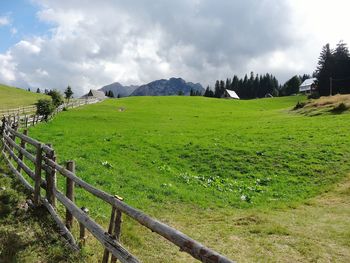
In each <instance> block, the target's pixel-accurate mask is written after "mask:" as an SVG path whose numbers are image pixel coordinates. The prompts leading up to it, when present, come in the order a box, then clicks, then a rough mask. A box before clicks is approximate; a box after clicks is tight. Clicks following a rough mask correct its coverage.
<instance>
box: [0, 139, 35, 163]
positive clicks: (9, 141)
mask: <svg viewBox="0 0 350 263" xmlns="http://www.w3.org/2000/svg"><path fill="white" fill-rule="evenodd" d="M3 137H4V139H5V140H6V142H7V143H8V144H10V145H11V146H12V147H13V148H15V149H16V150H17V151H19V153H20V154H22V155H23V156H25V157H26V158H28V159H29V160H30V161H32V162H33V163H35V157H34V155H32V154H31V153H30V152H28V151H27V150H26V149H24V148H21V146H19V145H17V144H16V143H15V142H14V141H13V140H12V139H11V138H10V137H9V136H7V135H6V134H4V135H3Z"/></svg>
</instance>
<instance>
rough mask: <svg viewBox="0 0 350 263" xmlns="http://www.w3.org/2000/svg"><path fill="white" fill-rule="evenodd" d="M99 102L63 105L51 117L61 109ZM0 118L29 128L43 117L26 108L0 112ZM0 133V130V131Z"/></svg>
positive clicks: (30, 108)
mask: <svg viewBox="0 0 350 263" xmlns="http://www.w3.org/2000/svg"><path fill="white" fill-rule="evenodd" d="M97 102H99V100H97V99H76V100H72V101H70V102H66V103H63V104H62V105H60V106H58V107H57V108H56V109H55V110H54V112H53V113H52V115H51V117H53V116H55V115H56V114H58V113H59V112H61V111H63V109H65V108H66V109H69V108H76V107H80V106H83V105H87V104H93V103H97ZM0 117H2V118H6V119H7V121H8V122H9V121H10V122H11V123H12V124H16V125H18V126H20V127H25V128H28V127H29V126H33V125H35V124H37V123H38V122H41V121H43V120H44V119H45V118H44V116H41V115H38V114H36V106H35V105H33V106H27V107H19V108H14V109H8V110H0ZM0 131H1V130H0Z"/></svg>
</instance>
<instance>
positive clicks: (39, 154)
mask: <svg viewBox="0 0 350 263" xmlns="http://www.w3.org/2000/svg"><path fill="white" fill-rule="evenodd" d="M42 158H43V150H42V146H41V144H40V145H39V147H38V148H37V152H36V162H35V185H34V204H35V205H39V199H40V185H41V180H42V179H41V165H42Z"/></svg>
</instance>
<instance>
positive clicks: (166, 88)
mask: <svg viewBox="0 0 350 263" xmlns="http://www.w3.org/2000/svg"><path fill="white" fill-rule="evenodd" d="M191 89H192V90H193V91H200V92H201V93H204V89H203V87H202V85H201V84H199V83H197V84H194V83H192V82H186V81H185V80H183V79H182V78H170V79H169V80H166V79H160V80H155V81H152V82H150V83H148V84H146V85H142V86H140V87H138V88H137V89H136V90H135V91H134V92H133V93H131V96H167V95H177V94H178V93H179V92H180V91H182V92H183V93H184V95H190V92H191Z"/></svg>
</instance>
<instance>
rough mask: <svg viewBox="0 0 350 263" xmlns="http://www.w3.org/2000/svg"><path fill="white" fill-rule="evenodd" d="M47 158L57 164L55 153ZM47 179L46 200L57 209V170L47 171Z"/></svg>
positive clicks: (51, 168)
mask: <svg viewBox="0 0 350 263" xmlns="http://www.w3.org/2000/svg"><path fill="white" fill-rule="evenodd" d="M47 146H49V147H50V148H51V144H47ZM46 157H47V158H48V159H50V160H52V161H53V162H56V155H55V151H52V152H51V153H49V154H47V155H46ZM47 167H49V166H47ZM45 177H46V198H47V200H48V201H49V203H50V204H51V205H52V207H54V208H56V196H55V189H56V184H57V179H56V169H55V168H53V167H50V171H46V176H45Z"/></svg>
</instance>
